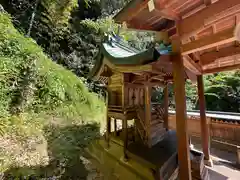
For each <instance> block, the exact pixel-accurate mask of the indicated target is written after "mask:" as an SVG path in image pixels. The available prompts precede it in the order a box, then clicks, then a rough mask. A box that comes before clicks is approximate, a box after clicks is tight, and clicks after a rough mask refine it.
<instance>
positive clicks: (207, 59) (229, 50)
mask: <svg viewBox="0 0 240 180" xmlns="http://www.w3.org/2000/svg"><path fill="white" fill-rule="evenodd" d="M237 54H240V47H236V46H231V47H226V48H222V49H219V51H213V52H208V53H204V54H202V55H201V58H200V60H201V63H202V65H207V64H210V63H213V62H214V61H215V60H217V59H219V58H224V57H227V56H234V55H237Z"/></svg>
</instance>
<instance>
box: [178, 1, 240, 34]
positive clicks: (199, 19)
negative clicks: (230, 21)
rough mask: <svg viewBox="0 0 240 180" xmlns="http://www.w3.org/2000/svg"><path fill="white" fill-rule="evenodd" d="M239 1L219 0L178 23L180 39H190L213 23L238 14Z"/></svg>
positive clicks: (239, 9) (239, 10)
mask: <svg viewBox="0 0 240 180" xmlns="http://www.w3.org/2000/svg"><path fill="white" fill-rule="evenodd" d="M239 5H240V1H239V0H219V1H217V2H215V3H213V4H211V5H209V6H207V7H206V8H204V9H202V10H200V11H198V12H197V13H195V14H192V15H191V16H189V17H187V18H185V19H183V20H182V21H181V22H180V23H179V32H180V36H181V37H182V38H186V37H190V36H192V35H194V34H196V33H197V32H200V31H201V30H203V29H204V28H206V27H210V26H211V25H212V24H213V23H216V22H217V21H219V20H221V19H223V18H226V17H229V16H231V15H234V14H236V13H237V12H240V8H239Z"/></svg>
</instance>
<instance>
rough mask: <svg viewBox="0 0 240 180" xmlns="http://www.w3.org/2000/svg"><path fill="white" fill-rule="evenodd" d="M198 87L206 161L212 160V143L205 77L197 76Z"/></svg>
mask: <svg viewBox="0 0 240 180" xmlns="http://www.w3.org/2000/svg"><path fill="white" fill-rule="evenodd" d="M197 86H198V98H199V108H200V119H201V139H202V149H203V154H204V159H205V160H210V150H209V147H210V143H209V137H210V132H209V124H208V122H207V118H206V110H205V109H206V107H205V97H204V85H203V76H202V75H198V76H197Z"/></svg>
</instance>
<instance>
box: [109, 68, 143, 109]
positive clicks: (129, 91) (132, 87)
mask: <svg viewBox="0 0 240 180" xmlns="http://www.w3.org/2000/svg"><path fill="white" fill-rule="evenodd" d="M108 89H109V105H115V106H126V107H129V106H136V105H144V86H143V85H140V84H132V83H130V79H129V74H127V73H126V74H123V73H120V72H115V73H114V74H113V75H112V76H111V77H110V80H109V84H108Z"/></svg>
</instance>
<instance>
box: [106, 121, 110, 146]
mask: <svg viewBox="0 0 240 180" xmlns="http://www.w3.org/2000/svg"><path fill="white" fill-rule="evenodd" d="M110 133H111V118H110V117H108V116H107V130H106V143H107V148H109V146H110V145H109V141H110Z"/></svg>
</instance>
